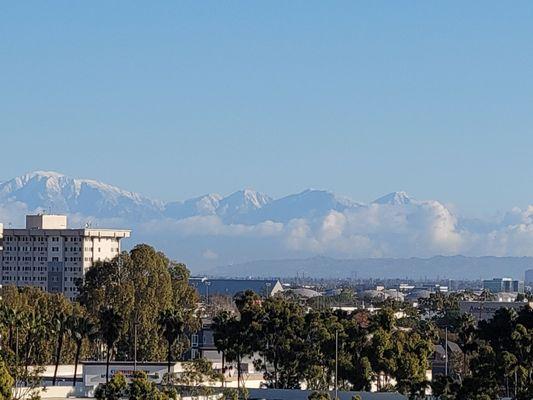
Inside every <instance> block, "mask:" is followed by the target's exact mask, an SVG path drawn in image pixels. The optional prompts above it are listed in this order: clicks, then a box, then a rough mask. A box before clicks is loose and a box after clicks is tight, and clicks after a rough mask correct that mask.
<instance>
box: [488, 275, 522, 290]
mask: <svg viewBox="0 0 533 400" xmlns="http://www.w3.org/2000/svg"><path fill="white" fill-rule="evenodd" d="M483 289H486V290H488V291H490V292H491V293H501V292H503V293H524V282H522V281H516V280H513V279H512V278H493V279H487V280H484V281H483Z"/></svg>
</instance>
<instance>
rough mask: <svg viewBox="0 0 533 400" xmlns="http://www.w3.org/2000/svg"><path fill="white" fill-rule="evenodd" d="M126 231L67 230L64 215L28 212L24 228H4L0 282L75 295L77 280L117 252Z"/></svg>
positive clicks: (127, 232) (126, 234)
mask: <svg viewBox="0 0 533 400" xmlns="http://www.w3.org/2000/svg"><path fill="white" fill-rule="evenodd" d="M130 232H131V231H129V230H115V229H96V228H95V229H93V228H90V227H87V228H82V229H68V228H67V217H66V216H65V215H43V214H39V215H28V216H27V217H26V227H25V228H24V229H11V228H10V229H4V230H3V249H1V250H0V255H1V267H2V268H1V270H0V284H4V285H16V286H36V287H39V288H41V289H43V290H47V291H49V292H52V293H64V294H65V295H66V296H67V297H69V298H74V297H75V296H76V295H77V294H78V292H77V286H76V282H78V280H79V279H82V278H83V276H84V274H85V272H86V271H87V270H88V269H89V268H90V267H91V266H92V265H93V264H94V263H95V262H97V261H105V260H110V259H112V258H114V257H115V256H116V255H118V254H119V253H120V241H121V240H122V239H124V238H127V237H129V236H130Z"/></svg>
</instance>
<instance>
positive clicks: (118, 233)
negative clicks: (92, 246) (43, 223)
mask: <svg viewBox="0 0 533 400" xmlns="http://www.w3.org/2000/svg"><path fill="white" fill-rule="evenodd" d="M8 235H26V236H55V235H60V236H88V237H129V236H130V235H131V230H130V229H110V228H102V229H93V228H79V229H68V228H67V229H26V228H14V229H13V228H10V229H4V236H8Z"/></svg>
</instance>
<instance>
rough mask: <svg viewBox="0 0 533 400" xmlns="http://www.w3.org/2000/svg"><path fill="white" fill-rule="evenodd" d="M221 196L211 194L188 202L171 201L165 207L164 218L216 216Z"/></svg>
mask: <svg viewBox="0 0 533 400" xmlns="http://www.w3.org/2000/svg"><path fill="white" fill-rule="evenodd" d="M220 200H222V196H221V195H219V194H217V193H213V194H206V195H204V196H200V197H195V198H192V199H189V200H185V201H183V202H181V201H173V202H170V203H167V204H166V206H165V216H166V217H169V218H174V219H183V218H189V217H194V216H196V215H216V213H217V209H218V206H219V204H220Z"/></svg>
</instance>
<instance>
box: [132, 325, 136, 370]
mask: <svg viewBox="0 0 533 400" xmlns="http://www.w3.org/2000/svg"><path fill="white" fill-rule="evenodd" d="M133 371H135V372H137V318H135V321H134V322H133Z"/></svg>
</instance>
